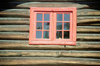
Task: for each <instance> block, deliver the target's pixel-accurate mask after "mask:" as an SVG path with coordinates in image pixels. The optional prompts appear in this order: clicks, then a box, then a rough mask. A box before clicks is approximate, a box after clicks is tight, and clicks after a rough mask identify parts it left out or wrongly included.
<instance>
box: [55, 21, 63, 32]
mask: <svg viewBox="0 0 100 66" xmlns="http://www.w3.org/2000/svg"><path fill="white" fill-rule="evenodd" d="M56 28H57V30H62V23H61V22H57V26H56Z"/></svg>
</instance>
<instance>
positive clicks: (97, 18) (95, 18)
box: [77, 16, 100, 23]
mask: <svg viewBox="0 0 100 66" xmlns="http://www.w3.org/2000/svg"><path fill="white" fill-rule="evenodd" d="M91 22H92V23H93V22H100V16H91V17H89V16H85V17H78V20H77V23H91Z"/></svg>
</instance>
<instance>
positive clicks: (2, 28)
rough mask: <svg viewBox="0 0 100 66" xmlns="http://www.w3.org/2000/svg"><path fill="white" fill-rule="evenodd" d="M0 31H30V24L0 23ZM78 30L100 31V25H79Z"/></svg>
mask: <svg viewBox="0 0 100 66" xmlns="http://www.w3.org/2000/svg"><path fill="white" fill-rule="evenodd" d="M0 31H13V32H15V31H21V32H23V31H24V32H25V31H29V25H0ZM77 32H100V27H99V26H77Z"/></svg>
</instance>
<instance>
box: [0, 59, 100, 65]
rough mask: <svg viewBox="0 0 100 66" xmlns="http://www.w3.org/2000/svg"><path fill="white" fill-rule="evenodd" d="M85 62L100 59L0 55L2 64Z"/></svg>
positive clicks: (99, 60)
mask: <svg viewBox="0 0 100 66" xmlns="http://www.w3.org/2000/svg"><path fill="white" fill-rule="evenodd" d="M36 64H38V65H40V64H83V65H100V59H88V58H67V57H66V58H54V57H24V58H20V57H4V58H3V57H0V65H36Z"/></svg>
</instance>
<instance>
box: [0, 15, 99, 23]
mask: <svg viewBox="0 0 100 66" xmlns="http://www.w3.org/2000/svg"><path fill="white" fill-rule="evenodd" d="M97 22H98V23H97ZM99 22H100V16H83V17H77V24H84V23H86V24H88V23H89V24H88V25H100V23H99ZM29 23H30V22H29V18H0V24H4V25H5V24H7V25H8V24H14V25H16V24H19V25H26V24H27V25H29Z"/></svg>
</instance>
